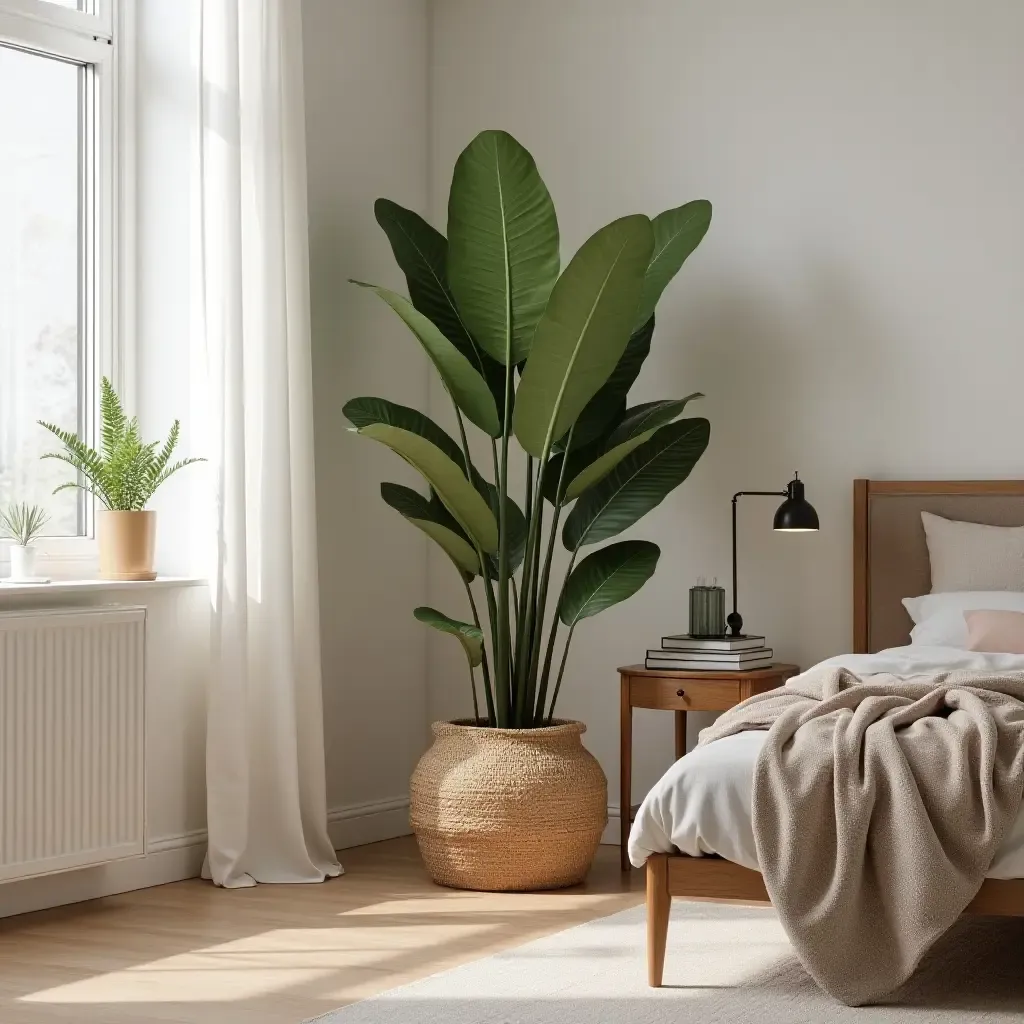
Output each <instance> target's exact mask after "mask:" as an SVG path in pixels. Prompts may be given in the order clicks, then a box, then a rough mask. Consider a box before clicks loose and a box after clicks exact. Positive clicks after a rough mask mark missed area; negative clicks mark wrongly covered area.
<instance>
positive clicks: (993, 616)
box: [964, 609, 1024, 654]
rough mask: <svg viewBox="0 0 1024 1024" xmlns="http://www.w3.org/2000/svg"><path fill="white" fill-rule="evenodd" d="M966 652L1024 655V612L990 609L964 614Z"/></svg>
mask: <svg viewBox="0 0 1024 1024" xmlns="http://www.w3.org/2000/svg"><path fill="white" fill-rule="evenodd" d="M964 620H965V621H966V622H967V650H969V651H988V652H989V653H992V654H1024V612H1004V611H994V610H990V609H980V610H978V611H971V612H964Z"/></svg>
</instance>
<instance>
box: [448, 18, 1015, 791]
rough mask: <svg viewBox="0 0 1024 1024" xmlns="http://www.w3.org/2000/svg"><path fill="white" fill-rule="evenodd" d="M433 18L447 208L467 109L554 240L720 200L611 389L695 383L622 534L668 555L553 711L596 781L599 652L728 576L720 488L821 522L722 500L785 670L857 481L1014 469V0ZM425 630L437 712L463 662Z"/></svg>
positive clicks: (615, 648)
mask: <svg viewBox="0 0 1024 1024" xmlns="http://www.w3.org/2000/svg"><path fill="white" fill-rule="evenodd" d="M433 15H434V17H433V26H432V51H431V68H432V77H431V93H432V125H433V130H432V143H433V160H432V166H431V176H432V181H433V183H434V184H433V188H432V192H431V200H432V209H433V211H434V212H435V213H436V214H439V215H440V216H439V223H441V224H442V226H443V210H444V207H445V197H446V191H447V186H448V182H449V180H450V174H451V168H452V165H453V163H454V161H455V158H456V156H457V154H458V152H459V150H460V149H461V147H462V146H464V145H465V144H466V143H467V142H468V141H469V140H470V139H471V138H472V136H473V135H474V134H475V133H476V132H477V131H479V130H481V129H484V128H504V129H507V130H508V131H510V132H512V133H513V134H514V135H516V136H517V137H518V138H519V139H520V140H521V141H522V142H523V143H524V144H525V145H526V146H527V147H528V148H529V149H530V150H531V151H532V152H533V154H534V156H535V157H536V159H537V161H538V164H539V166H540V168H541V172H542V174H543V175H544V177H545V180H546V181H547V183H548V186H549V188H550V190H551V192H552V195H553V197H554V200H555V205H556V207H557V210H558V213H559V221H560V225H561V230H562V237H563V244H564V256H565V258H568V256H569V255H570V254H571V253H572V252H573V251H574V250H575V249H576V247H577V246H578V245H579V244H580V243H581V242H582V241H583V240H584V238H585V237H586V236H587V235H588V234H589V233H590V232H591V231H593V230H594V229H596V228H597V227H599V226H600V225H601V224H603V223H605V222H607V221H608V220H610V219H612V218H614V217H616V216H619V215H621V214H623V213H627V212H632V211H635V210H640V211H643V212H645V213H648V214H652V215H653V214H655V213H657V212H658V211H660V210H662V209H665V208H666V207H669V206H675V205H677V204H679V203H681V202H683V201H686V200H688V199H693V198H696V197H698V196H704V197H706V198H708V199H710V200H711V201H712V202H713V204H714V210H715V212H714V220H713V223H712V226H711V230H710V232H709V234H708V236H707V238H706V239H705V241H704V242H703V244H702V245H701V247H700V248H699V249H698V251H697V252H696V253H695V255H694V256H693V257H692V258H691V262H690V263H689V264H687V266H686V267H684V269H683V271H682V273H681V275H680V277H679V278H677V280H676V282H675V283H674V284H673V286H672V287H671V288H670V289H669V291H668V292H667V293H666V296H665V298H664V299H663V300H662V302H661V305H660V307H659V310H658V315H659V321H658V329H657V331H656V335H655V344H654V352H653V353H652V356H651V358H650V359H649V360H648V362H647V365H646V367H645V370H644V372H643V375H642V377H641V378H640V380H639V382H638V384H637V386H636V388H635V390H634V393H633V396H632V397H633V400H634V401H644V400H648V399H653V398H661V397H671V396H678V395H682V394H686V393H688V392H689V391H692V390H700V391H703V392H704V393H705V394H706V395H707V396H708V397H707V398H706V399H705V400H704V401H703V402H702V403H701V414H702V415H706V416H708V417H709V419H710V420H711V423H712V433H711V445H710V448H709V450H708V452H707V454H706V455H705V457H704V459H703V460H702V462H701V463H700V464H699V465H698V467H697V468H696V470H695V471H694V473H693V475H692V477H691V478H690V480H689V481H688V482H687V483H686V484H685V485H684V486H683V487H682V488H681V489H680V490H679V491H678V492H677V493H676V494H675V495H674V496H672V497H671V498H670V499H669V500H667V501H666V502H665V503H664V504H663V505H662V506H661V507H660V508H659V509H657V510H656V511H655V512H653V513H651V514H650V515H648V516H647V517H646V518H645V519H644V520H642V521H641V523H640V524H638V526H637V527H635V528H634V529H633V530H632V531H631V534H630V535H632V536H640V537H648V538H650V539H653V540H655V541H657V542H658V543H659V544H660V545H661V546H662V549H663V556H662V563H661V568H660V570H659V572H658V575H657V576H656V577H655V579H654V580H653V581H652V582H651V583H650V584H648V586H647V587H646V588H645V589H644V591H643V592H642V593H641V594H640V595H638V596H637V597H636V598H634V599H633V600H632V601H631V602H629V603H628V604H626V605H623V606H621V607H620V608H618V609H615V610H613V611H611V612H609V613H607V614H605V615H603V616H602V617H601V619H600V620H593V621H592V622H590V623H587V624H585V626H584V627H582V628H580V629H579V630H578V631H577V641H576V646H575V653H574V654H573V655H572V656H571V657H570V663H569V673H568V680H567V683H566V685H565V701H564V704H563V706H562V709H561V710H562V712H563V713H565V714H568V715H573V716H577V717H580V718H582V719H585V720H586V721H587V722H588V723H589V724H590V730H591V731H590V733H589V734H588V737H587V741H588V743H589V745H590V747H591V749H592V750H594V751H595V753H597V755H598V756H599V757H600V759H601V761H602V763H603V765H604V767H605V770H606V771H607V772H608V774H609V777H610V778H613V779H614V778H615V773H616V770H617V760H618V758H617V729H618V702H617V691H616V685H617V684H616V678H617V677H616V674H615V667H616V666H617V665H620V664H623V663H628V662H633V661H638V660H641V659H642V656H643V652H644V649H645V648H646V647H647V646H653V645H656V642H657V640H658V638H659V637H660V636H661V635H662V634H663V633H666V632H669V631H674V630H679V629H682V628H685V625H686V591H687V588H688V587H689V585H690V584H691V583H692V582H694V580H695V578H696V577H697V576H698V575H707V576H715V575H717V576H718V577H719V580H720V581H721V582H725V581H726V577H727V576H728V574H729V551H728V541H729V520H728V514H729V498H730V496H731V494H732V492H733V491H736V490H739V489H775V488H780V487H783V486H784V485H785V483H786V481H787V480H788V479H789V478H790V476H791V475H792V471H793V470H794V469H795V468H796V469H799V470H800V471H801V476H802V477H804V478H805V479H806V482H807V488H808V492H807V493H808V497H809V499H810V500H811V501H812V502H813V503H814V504H815V506H816V507H817V509H818V512H819V514H820V518H821V524H822V530H821V533H820V534H819V535H817V536H797V537H793V536H784V535H779V536H775V535H773V534H772V532H771V529H770V526H771V516H772V513H773V512H774V505H773V503H772V499H757V498H750V499H747V500H746V503H745V504H744V505H743V507H742V512H741V537H740V544H741V549H742V551H741V559H742V560H741V581H740V591H741V595H742V602H741V609H742V611H743V612H744V614H745V616H746V620H747V625H748V627H749V628H750V629H751V630H753V631H756V632H764V633H766V634H767V635H768V636H769V638H770V642H771V643H773V644H774V646H775V649H776V653H777V655H778V656H780V657H782V658H785V659H787V660H793V661H797V662H800V663H802V664H804V665H808V664H810V663H812V662H813V661H815V660H818V659H820V658H822V657H823V656H826V655H828V654H831V653H835V652H838V651H841V650H844V649H848V648H849V645H850V638H851V637H850V634H851V624H850V618H851V597H850V591H851V569H850V561H851V533H852V525H851V481H852V480H853V478H854V477H857V476H877V477H885V476H889V477H939V478H941V477H954V478H955V477H989V476H1001V475H1008V476H1019V475H1020V472H1021V465H1022V455H1021V438H1022V436H1024V429H1022V428H1024V405H1022V403H1021V401H1020V380H1021V379H1022V374H1024V345H1022V344H1021V340H1020V339H1021V330H1022V328H1024V289H1022V288H1021V280H1022V279H1024V190H1022V188H1021V180H1022V171H1024V133H1022V132H1021V130H1020V109H1019V108H1020V103H1019V97H1020V96H1021V94H1022V92H1024V63H1022V62H1021V61H1020V55H1019V46H1018V40H1020V39H1021V38H1022V35H1024V7H1021V6H1020V5H1019V4H1012V3H1007V2H1005V0H984V2H979V3H975V4H964V3H962V2H958V0H943V2H937V0H908V2H905V3H902V4H891V3H886V2H883V0H865V2H862V3H859V4H846V5H837V4H821V3H815V2H812V0H777V2H775V3H771V4H765V3H763V2H762V0H718V2H716V3H706V2H696V0H630V2H629V3H625V2H622V0H562V2H559V3H551V2H550V0H508V2H499V0H483V2H481V0H435V3H434V5H433ZM435 406H436V408H437V411H438V415H440V413H441V411H442V406H441V403H440V401H439V400H438V398H437V397H436V396H435ZM443 573H444V567H443V566H442V565H441V564H440V563H438V564H437V566H436V568H435V571H434V574H433V577H432V585H433V587H434V589H435V590H436V591H438V592H441V593H444V592H445V591H446V586H445V583H444V580H443V579H442V574H443ZM431 651H432V656H431V703H432V706H434V707H436V708H438V709H439V710H440V709H442V708H444V709H447V708H450V707H451V706H452V704H453V703H458V702H459V701H461V699H462V698H461V687H462V675H461V673H460V672H459V665H458V660H457V658H454V656H452V657H449V655H453V654H454V652H450V651H448V650H446V649H445V648H443V647H442V646H441V645H438V646H437V647H432V648H431ZM449 680H451V684H450V685H449ZM462 706H463V707H464V705H462ZM648 715H649V716H650V720H649V721H642V722H641V726H640V730H643V731H640V730H638V739H639V741H640V742H639V750H638V755H637V765H638V774H639V777H638V779H637V787H638V788H637V791H638V792H641V791H643V790H644V789H646V787H647V786H648V785H649V784H650V783H651V781H652V780H653V778H654V776H655V773H656V772H658V771H659V770H660V769H662V768H663V767H664V766H665V764H666V763H667V761H668V759H669V758H670V756H671V755H670V750H671V738H670V728H671V727H670V723H669V722H668V721H665V720H663V719H667V718H668V716H661V718H659V717H658V716H657V715H655V714H653V713H648ZM614 799H615V798H614V797H613V800H614Z"/></svg>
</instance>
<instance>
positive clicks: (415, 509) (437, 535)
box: [380, 483, 480, 576]
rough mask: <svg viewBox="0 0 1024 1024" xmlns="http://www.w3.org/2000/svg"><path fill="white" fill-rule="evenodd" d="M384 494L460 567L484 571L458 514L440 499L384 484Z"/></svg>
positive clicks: (464, 570) (409, 489)
mask: <svg viewBox="0 0 1024 1024" xmlns="http://www.w3.org/2000/svg"><path fill="white" fill-rule="evenodd" d="M380 496H381V497H382V498H383V499H384V501H385V502H386V503H387V504H388V505H390V506H391V507H392V508H393V509H394V510H395V511H396V512H398V513H400V514H401V515H402V516H404V517H405V518H406V519H407V520H408V521H409V522H410V523H412V524H413V526H416V527H418V528H419V529H420V530H422V531H423V532H424V533H425V534H426V535H427V536H428V537H430V538H431V539H432V540H433V541H435V542H436V543H437V544H438V545H440V547H441V549H442V550H443V551H444V552H445V554H446V555H448V557H449V558H450V559H451V560H452V561H453V562H454V563H455V564H456V566H457V567H458V568H459V569H460V570H462V571H463V572H465V573H468V574H469V575H470V576H476V575H477V574H478V573H479V572H480V559H479V558H478V557H477V553H476V549H475V548H474V547H473V545H472V544H471V543H470V542H469V540H468V538H467V537H466V535H465V534H464V533H463V532H462V528H461V527H460V526H459V524H458V523H457V522H456V521H455V518H454V516H452V514H451V513H450V512H449V511H448V509H446V508H445V507H444V505H443V504H442V502H441V501H440V500H439V499H438V498H436V497H435V498H434V499H433V500H428V499H426V498H424V497H423V495H422V494H420V493H418V492H417V491H414V490H413V489H412V488H411V487H403V486H402V485H401V484H391V483H383V484H381V485H380Z"/></svg>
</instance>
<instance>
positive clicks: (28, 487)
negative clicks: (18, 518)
mask: <svg viewBox="0 0 1024 1024" xmlns="http://www.w3.org/2000/svg"><path fill="white" fill-rule="evenodd" d="M64 6H71V4H70V3H65V4H64ZM84 73H85V72H84V71H83V70H82V69H81V68H80V67H78V66H77V65H74V64H69V63H64V62H62V61H59V60H54V59H52V58H49V57H43V56H39V55H37V54H33V53H27V52H23V51H20V50H15V49H11V48H9V47H0V95H3V96H4V97H5V100H4V102H3V104H0V224H2V225H3V231H2V235H0V503H5V504H6V503H7V502H10V501H18V502H21V501H27V502H29V503H38V504H41V505H45V506H46V508H47V509H48V510H49V512H50V523H49V524H48V527H47V530H46V532H47V533H49V534H53V535H58V536H60V535H63V536H69V535H76V534H79V533H81V532H82V526H83V516H82V509H83V507H84V505H83V502H82V501H81V499H80V494H81V492H80V491H77V490H66V491H61V492H60V493H59V494H57V495H53V494H52V491H53V489H54V487H56V486H57V484H59V483H62V482H64V481H67V480H73V479H75V477H74V472H73V470H72V469H71V467H70V466H68V465H66V464H64V463H61V462H57V461H54V460H45V461H40V458H39V456H40V455H41V454H42V453H43V452H46V451H53V450H56V449H57V448H58V444H57V443H56V438H54V437H52V435H50V434H48V433H47V431H45V430H43V428H42V427H40V426H39V425H38V424H37V422H36V421H37V420H40V419H42V420H47V421H50V422H53V423H56V424H57V425H58V426H61V427H64V428H67V429H69V430H72V431H76V432H78V431H80V427H81V423H82V408H81V399H80V396H81V392H82V387H81V375H82V367H83V362H84V360H83V359H82V353H81V329H80V313H79V310H80V300H79V282H80V280H81V276H82V275H81V269H82V268H81V266H80V258H81V252H82V245H81V242H80V227H79V225H80V222H81V219H82V216H81V214H82V210H81V207H80V204H81V199H80V195H81V192H82V188H81V184H80V180H81V173H82V161H81V152H82V146H81V142H80V138H79V133H80V121H81V117H80V110H81V102H80V90H81V88H82V84H81V80H80V79H81V76H83V75H84Z"/></svg>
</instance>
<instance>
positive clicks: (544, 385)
mask: <svg viewBox="0 0 1024 1024" xmlns="http://www.w3.org/2000/svg"><path fill="white" fill-rule="evenodd" d="M653 245H654V234H653V232H652V230H651V222H650V221H649V220H648V219H647V218H646V217H644V216H641V215H634V216H631V217H622V218H621V219H619V220H617V221H613V222H612V223H611V224H609V225H607V226H606V227H603V228H601V229H600V230H599V231H598V232H596V233H595V234H593V235H591V237H590V238H589V239H587V241H586V242H584V243H583V245H582V247H581V248H580V250H579V252H577V253H576V255H575V256H574V257H573V258H572V260H571V261H570V263H569V265H568V266H567V267H566V268H565V271H564V272H563V273H562V275H561V277H559V279H558V282H557V283H556V284H555V287H554V289H553V290H552V292H551V298H550V300H549V301H548V306H547V309H546V310H545V311H544V315H543V316H542V317H541V320H540V323H539V324H538V325H537V334H536V336H535V337H534V341H533V348H532V350H531V352H530V358H529V359H528V360H527V361H526V369H525V370H524V371H523V377H522V380H521V381H520V382H519V391H518V393H517V395H516V410H515V416H514V418H513V426H514V428H515V433H516V437H517V438H518V439H519V443H520V444H521V445H522V446H523V448H525V449H526V451H528V452H529V453H530V454H531V455H533V456H534V457H535V458H546V457H547V454H548V451H549V449H550V446H551V442H552V441H554V440H556V439H557V438H559V437H561V436H562V435H563V434H565V432H566V431H567V430H568V429H569V427H570V426H572V424H573V423H574V422H575V420H576V418H577V417H578V416H579V415H580V413H581V412H582V411H583V409H584V407H585V406H586V404H587V402H589V401H590V400H591V398H593V397H594V395H595V394H596V393H597V392H598V391H599V390H600V388H601V385H603V384H604V383H605V382H606V381H607V380H608V378H609V377H610V376H611V374H612V371H613V370H614V369H615V366H616V364H617V363H618V362H619V359H620V357H621V356H622V353H623V351H624V350H625V348H626V345H627V344H628V342H629V337H630V328H631V325H632V322H633V315H634V313H635V311H636V304H637V302H638V301H639V298H640V290H641V288H642V287H643V279H644V271H645V270H646V268H647V264H648V262H649V260H650V255H651V249H652V248H653Z"/></svg>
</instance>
